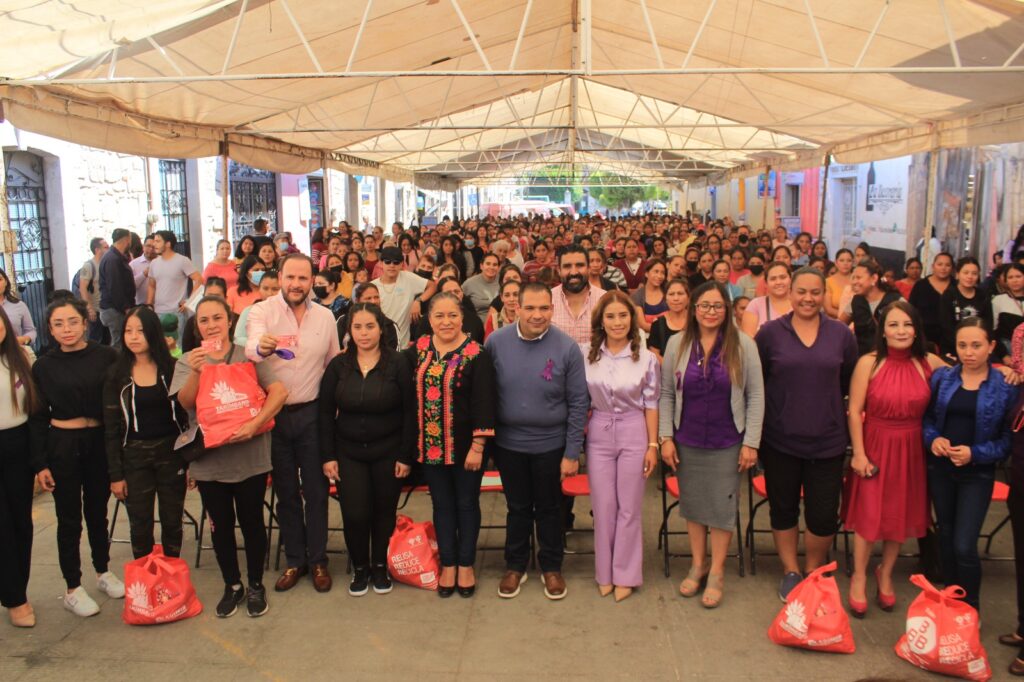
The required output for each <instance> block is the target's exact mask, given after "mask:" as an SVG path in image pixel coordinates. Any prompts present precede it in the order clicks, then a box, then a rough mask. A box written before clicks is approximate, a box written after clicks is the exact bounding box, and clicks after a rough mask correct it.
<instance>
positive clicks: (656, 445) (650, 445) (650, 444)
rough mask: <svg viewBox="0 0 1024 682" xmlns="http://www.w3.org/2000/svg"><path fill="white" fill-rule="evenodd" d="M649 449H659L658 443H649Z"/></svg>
mask: <svg viewBox="0 0 1024 682" xmlns="http://www.w3.org/2000/svg"><path fill="white" fill-rule="evenodd" d="M647 447H649V448H656V447H658V444H657V443H648V444H647Z"/></svg>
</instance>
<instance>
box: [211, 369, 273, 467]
mask: <svg viewBox="0 0 1024 682" xmlns="http://www.w3.org/2000/svg"><path fill="white" fill-rule="evenodd" d="M230 360H231V356H230V355H228V359H227V362H230ZM227 362H225V363H224V364H216V365H206V366H205V367H203V373H202V374H200V375H199V392H198V394H197V395H196V419H197V420H198V421H199V428H200V429H202V431H203V443H204V445H205V447H207V448H216V447H220V446H221V445H224V444H225V443H227V442H228V440H229V439H230V438H231V436H233V435H235V432H236V431H238V429H240V428H241V427H242V426H243V425H244V424H245V423H246V422H248V421H249V420H251V419H252V418H253V417H255V416H256V415H258V414H259V413H260V410H261V409H263V404H264V403H265V402H266V400H267V394H266V392H265V391H264V390H263V388H262V387H261V386H260V384H259V381H257V379H256V367H255V365H253V364H252V363H251V362H236V363H234V364H227ZM272 428H274V420H273V419H271V420H270V421H268V422H267V423H266V424H264V425H263V427H262V428H261V429H260V430H259V431H258V432H257V434H259V433H266V432H267V431H270V430H271V429H272Z"/></svg>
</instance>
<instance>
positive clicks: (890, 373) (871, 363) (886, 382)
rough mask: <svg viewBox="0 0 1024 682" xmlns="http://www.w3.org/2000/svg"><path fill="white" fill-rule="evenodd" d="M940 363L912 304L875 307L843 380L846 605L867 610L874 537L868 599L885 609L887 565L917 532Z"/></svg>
mask: <svg viewBox="0 0 1024 682" xmlns="http://www.w3.org/2000/svg"><path fill="white" fill-rule="evenodd" d="M944 366H945V363H944V362H942V360H941V359H940V358H939V357H938V356H937V355H934V354H932V353H929V352H928V351H927V349H926V347H925V337H924V324H923V323H922V321H921V316H920V315H919V314H918V313H917V310H915V309H914V307H913V306H912V305H910V304H909V303H907V302H906V301H903V300H902V299H901V300H898V301H895V302H893V303H890V304H889V305H888V306H886V307H885V308H884V309H883V310H882V311H881V315H880V317H879V321H878V332H877V333H876V336H875V350H873V351H871V352H869V353H867V354H866V355H864V356H863V357H861V359H860V360H858V361H857V366H856V368H855V369H854V371H853V378H852V379H851V381H850V402H849V426H850V441H851V443H852V445H853V460H852V461H851V462H850V467H851V468H852V469H853V473H854V474H855V475H854V476H850V477H849V478H848V480H847V485H846V495H845V496H844V500H843V505H844V508H843V518H844V521H845V523H846V528H847V529H849V530H852V531H853V532H854V539H853V562H854V568H853V575H852V576H851V577H850V594H849V604H850V612H851V614H852V615H853V616H854V617H856V618H863V617H864V614H866V613H867V610H868V602H867V580H868V579H867V570H868V562H869V561H870V560H871V549H872V546H873V545H874V544H875V543H876V542H879V541H881V542H882V543H883V546H882V562H881V563H880V564H879V565H878V566H877V567H876V568H875V579H876V580H877V581H878V587H877V591H876V601H877V602H878V605H879V607H880V608H881V609H882V610H883V611H892V610H893V607H894V606H895V604H896V595H895V592H894V588H893V583H892V569H893V566H894V565H895V564H896V557H897V555H898V554H899V550H900V545H902V544H903V542H904V541H905V540H906V539H907V538H920V537H924V536H925V534H926V533H927V531H928V525H929V523H930V520H931V515H930V513H929V510H928V474H927V471H926V469H925V453H924V440H923V436H922V425H921V424H922V418H923V417H924V414H925V410H927V409H928V402H929V401H930V400H931V389H930V387H929V385H928V382H929V379H930V378H931V375H932V372H933V371H934V370H936V369H938V368H939V367H944Z"/></svg>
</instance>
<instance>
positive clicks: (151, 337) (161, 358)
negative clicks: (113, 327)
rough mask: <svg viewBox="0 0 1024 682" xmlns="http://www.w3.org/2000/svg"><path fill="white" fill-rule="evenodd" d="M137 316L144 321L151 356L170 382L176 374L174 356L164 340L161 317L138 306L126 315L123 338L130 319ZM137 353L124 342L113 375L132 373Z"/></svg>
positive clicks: (160, 372)
mask: <svg viewBox="0 0 1024 682" xmlns="http://www.w3.org/2000/svg"><path fill="white" fill-rule="evenodd" d="M133 317H137V318H138V319H139V322H140V323H142V335H143V336H144V337H146V344H147V345H148V346H149V357H150V358H152V359H153V362H154V363H155V364H156V368H157V371H158V372H159V374H160V376H161V377H163V378H164V380H166V381H167V382H168V384H169V383H170V380H171V377H172V376H173V375H174V358H172V357H171V352H170V350H168V349H167V342H166V341H165V340H164V329H163V325H161V324H160V317H159V316H158V315H157V314H156V313H155V312H153V311H152V309H150V308H147V307H146V306H141V305H140V306H136V307H135V308H132V309H131V310H129V311H128V314H127V315H125V318H124V324H122V325H121V338H122V339H123V338H124V330H125V327H127V326H128V320H130V319H132V318H133ZM135 360H136V356H135V353H134V352H132V351H131V350H129V349H128V346H127V345H126V344H124V343H122V344H121V351H120V352H119V353H118V356H117V363H116V364H115V365H114V370H113V372H114V374H113V376H125V375H131V371H132V368H133V367H134V366H135Z"/></svg>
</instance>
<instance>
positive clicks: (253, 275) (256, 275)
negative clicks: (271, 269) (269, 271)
mask: <svg viewBox="0 0 1024 682" xmlns="http://www.w3.org/2000/svg"><path fill="white" fill-rule="evenodd" d="M265 273H266V270H250V271H249V279H250V280H252V283H253V284H255V285H256V286H259V284H260V280H261V279H263V275H264V274H265Z"/></svg>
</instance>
